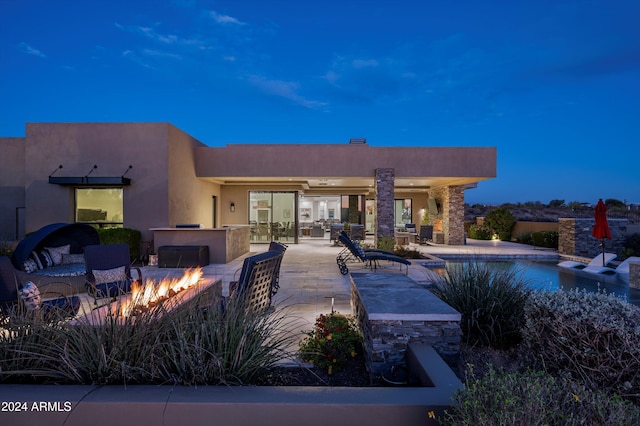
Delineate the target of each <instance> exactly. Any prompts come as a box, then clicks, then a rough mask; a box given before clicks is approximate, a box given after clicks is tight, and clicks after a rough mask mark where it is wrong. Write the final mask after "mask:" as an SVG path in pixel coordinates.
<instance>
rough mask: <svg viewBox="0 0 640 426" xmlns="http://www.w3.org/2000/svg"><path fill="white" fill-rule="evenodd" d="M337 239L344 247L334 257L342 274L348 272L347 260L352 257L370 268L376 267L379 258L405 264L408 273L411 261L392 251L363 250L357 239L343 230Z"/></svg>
mask: <svg viewBox="0 0 640 426" xmlns="http://www.w3.org/2000/svg"><path fill="white" fill-rule="evenodd" d="M338 240H339V241H340V242H341V243H342V244H344V246H345V249H344V250H342V251H341V252H340V253H339V254H338V256H337V257H336V263H337V264H338V269H339V270H340V273H341V274H342V275H347V274H348V273H349V268H348V267H347V261H349V260H351V259H352V258H355V259H357V260H359V261H361V262H365V263H367V264H368V266H369V268H371V269H377V268H378V265H379V262H380V261H381V260H386V261H389V262H395V263H399V264H402V265H405V266H406V273H407V274H408V273H409V265H411V262H409V261H408V260H407V259H405V258H402V257H399V256H396V255H394V254H393V253H391V252H388V251H384V250H377V249H371V250H365V249H363V248H362V247H361V246H360V244H359V243H358V242H357V241H353V240H351V238H349V236H348V235H347V234H346V233H345V232H342V233H340V235H339V236H338Z"/></svg>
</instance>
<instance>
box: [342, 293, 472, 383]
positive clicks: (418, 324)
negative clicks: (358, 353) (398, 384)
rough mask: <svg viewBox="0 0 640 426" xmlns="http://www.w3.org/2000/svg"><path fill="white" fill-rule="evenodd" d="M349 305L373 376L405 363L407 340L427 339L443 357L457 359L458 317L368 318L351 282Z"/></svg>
mask: <svg viewBox="0 0 640 426" xmlns="http://www.w3.org/2000/svg"><path fill="white" fill-rule="evenodd" d="M351 305H352V310H353V312H354V315H355V317H356V318H357V319H358V323H359V324H360V329H361V331H362V335H363V346H364V348H363V349H364V355H365V361H366V365H367V370H368V371H369V374H370V375H371V377H372V378H374V377H376V376H380V375H381V374H382V373H383V372H385V371H387V372H388V371H389V369H390V368H391V367H392V366H394V365H404V363H405V352H406V350H407V346H408V345H409V343H414V342H419V343H428V344H430V345H432V346H433V348H434V349H435V350H436V351H437V352H438V355H440V357H442V359H444V360H445V361H453V360H455V359H457V357H458V356H459V353H460V339H461V337H462V330H461V328H460V322H459V321H406V320H403V321H398V320H396V321H392V320H369V319H368V318H369V315H368V313H367V309H366V307H365V305H364V303H363V301H362V299H361V298H360V295H359V294H358V291H357V289H356V288H355V286H354V285H353V284H352V285H351Z"/></svg>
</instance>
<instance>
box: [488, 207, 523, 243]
mask: <svg viewBox="0 0 640 426" xmlns="http://www.w3.org/2000/svg"><path fill="white" fill-rule="evenodd" d="M515 224H516V219H515V217H513V215H512V214H511V212H510V211H509V210H508V209H506V208H499V209H496V210H493V211H492V212H489V214H487V216H486V217H485V218H484V225H485V226H486V227H488V228H489V229H491V230H492V231H493V233H494V234H496V235H498V238H499V239H500V240H501V241H510V240H511V230H512V229H513V225H515Z"/></svg>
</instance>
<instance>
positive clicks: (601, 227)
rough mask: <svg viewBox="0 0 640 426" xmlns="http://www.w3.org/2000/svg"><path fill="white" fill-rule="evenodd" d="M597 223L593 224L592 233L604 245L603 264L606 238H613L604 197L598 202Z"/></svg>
mask: <svg viewBox="0 0 640 426" xmlns="http://www.w3.org/2000/svg"><path fill="white" fill-rule="evenodd" d="M595 219H596V224H595V225H594V226H593V229H592V230H591V235H593V236H594V237H596V238H597V239H599V240H601V241H602V242H601V245H602V266H605V264H604V239H605V238H609V239H611V231H610V230H609V222H608V221H607V206H606V205H605V204H604V202H603V201H602V198H601V199H600V200H599V201H598V204H596V213H595Z"/></svg>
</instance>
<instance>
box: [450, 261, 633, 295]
mask: <svg viewBox="0 0 640 426" xmlns="http://www.w3.org/2000/svg"><path fill="white" fill-rule="evenodd" d="M462 263H464V261H461V260H447V261H446V264H447V266H454V265H460V264H462ZM484 263H486V264H488V265H490V266H491V267H492V268H496V269H500V270H505V269H512V268H516V269H517V271H521V273H522V274H523V278H524V279H525V280H526V281H527V282H528V283H529V285H530V286H531V287H532V288H535V289H539V290H546V291H554V290H558V289H562V290H572V289H579V290H582V289H584V290H586V291H590V292H597V291H598V290H601V291H602V290H604V291H606V292H607V293H614V294H615V295H616V296H619V297H622V298H623V299H625V300H627V301H628V302H629V303H632V304H634V305H637V306H640V290H638V289H635V288H629V283H628V282H627V281H625V280H623V279H622V278H621V277H620V276H618V275H603V274H592V273H589V272H584V271H580V270H575V269H570V268H561V267H559V266H557V263H558V261H555V260H554V261H542V260H536V261H534V260H522V259H519V260H487V261H484Z"/></svg>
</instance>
